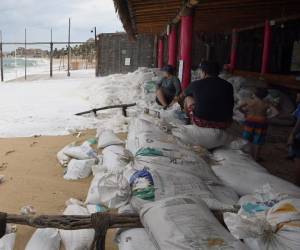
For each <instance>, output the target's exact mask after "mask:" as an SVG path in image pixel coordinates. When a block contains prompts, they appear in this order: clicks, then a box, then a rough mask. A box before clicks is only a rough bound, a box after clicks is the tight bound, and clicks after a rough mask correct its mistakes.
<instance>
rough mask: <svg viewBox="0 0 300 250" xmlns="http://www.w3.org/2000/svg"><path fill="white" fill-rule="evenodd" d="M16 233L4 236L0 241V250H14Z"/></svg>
mask: <svg viewBox="0 0 300 250" xmlns="http://www.w3.org/2000/svg"><path fill="white" fill-rule="evenodd" d="M15 241H16V233H8V234H5V235H4V236H3V237H2V238H1V239H0V250H14V245H15Z"/></svg>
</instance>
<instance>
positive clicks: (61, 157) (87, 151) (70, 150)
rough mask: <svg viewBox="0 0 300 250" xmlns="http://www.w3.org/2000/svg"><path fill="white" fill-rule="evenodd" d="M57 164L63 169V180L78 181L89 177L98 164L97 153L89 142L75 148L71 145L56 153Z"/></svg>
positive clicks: (74, 145) (74, 144) (73, 144)
mask: <svg viewBox="0 0 300 250" xmlns="http://www.w3.org/2000/svg"><path fill="white" fill-rule="evenodd" d="M57 159H58V162H59V163H60V164H61V166H62V167H64V168H66V169H65V175H64V179H66V180H78V179H82V178H86V177H88V176H90V175H91V173H92V167H93V166H94V165H96V164H97V163H98V158H97V152H96V150H95V149H93V147H92V145H91V143H90V142H89V141H85V142H84V143H82V144H81V145H79V146H77V145H76V143H71V144H69V145H67V146H66V147H64V148H63V149H62V150H61V151H59V152H58V153H57Z"/></svg>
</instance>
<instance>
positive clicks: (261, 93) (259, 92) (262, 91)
mask: <svg viewBox="0 0 300 250" xmlns="http://www.w3.org/2000/svg"><path fill="white" fill-rule="evenodd" d="M268 94H269V92H268V90H267V89H266V88H256V89H255V90H254V95H255V96H256V97H257V98H259V99H264V98H265V97H266V96H267V95H268Z"/></svg>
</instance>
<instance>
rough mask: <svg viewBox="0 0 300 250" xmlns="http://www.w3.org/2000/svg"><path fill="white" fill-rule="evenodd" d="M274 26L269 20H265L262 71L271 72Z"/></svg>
mask: <svg viewBox="0 0 300 250" xmlns="http://www.w3.org/2000/svg"><path fill="white" fill-rule="evenodd" d="M271 39H272V27H271V25H270V22H269V21H268V20H266V21H265V32H264V49H263V55H262V64H261V73H262V74H265V73H268V72H269V63H270V52H271Z"/></svg>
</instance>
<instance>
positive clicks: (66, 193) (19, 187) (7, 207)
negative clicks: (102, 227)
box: [0, 130, 95, 250]
mask: <svg viewBox="0 0 300 250" xmlns="http://www.w3.org/2000/svg"><path fill="white" fill-rule="evenodd" d="M94 135H95V131H93V130H90V131H86V132H84V133H83V134H82V136H81V137H80V138H76V137H75V136H74V135H68V136H42V137H37V138H34V137H31V138H11V139H0V166H2V167H0V168H1V170H0V174H1V175H5V178H6V181H5V182H4V183H2V184H0V190H1V195H0V204H1V211H3V212H8V213H19V211H20V209H21V208H22V207H23V206H26V205H32V206H34V208H35V209H36V210H37V214H61V213H62V212H63V210H64V208H65V201H66V200H68V199H69V198H71V197H73V198H77V199H80V200H84V199H85V197H86V194H87V191H88V188H89V185H90V181H91V177H90V178H87V179H84V180H80V181H66V180H64V179H63V169H62V167H61V166H60V165H59V164H58V162H57V160H56V153H57V152H58V151H59V150H60V149H61V148H62V147H64V146H65V145H67V144H68V143H71V142H73V141H83V140H84V139H86V138H91V137H93V136H94ZM33 231H34V229H32V228H30V227H25V226H24V227H23V226H18V233H17V240H16V247H15V249H16V250H24V248H25V245H26V242H27V241H28V240H29V239H30V237H31V235H32V233H33Z"/></svg>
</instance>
